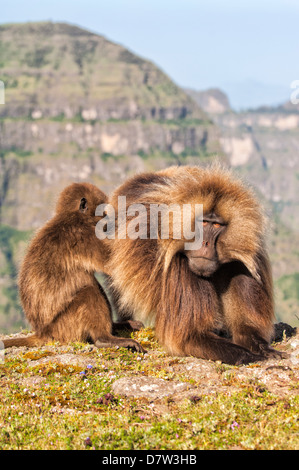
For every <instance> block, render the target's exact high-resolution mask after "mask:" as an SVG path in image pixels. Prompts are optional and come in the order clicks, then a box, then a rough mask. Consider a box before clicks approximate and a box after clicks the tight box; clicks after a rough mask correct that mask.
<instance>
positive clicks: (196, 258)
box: [185, 213, 226, 277]
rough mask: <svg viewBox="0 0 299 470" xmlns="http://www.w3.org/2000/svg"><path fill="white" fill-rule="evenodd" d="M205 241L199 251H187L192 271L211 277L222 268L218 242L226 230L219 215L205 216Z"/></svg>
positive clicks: (203, 222)
mask: <svg viewBox="0 0 299 470" xmlns="http://www.w3.org/2000/svg"><path fill="white" fill-rule="evenodd" d="M202 229H203V241H202V246H201V247H200V248H199V249H197V250H186V251H185V255H186V256H187V258H188V264H189V268H190V270H191V271H192V272H193V273H194V274H197V275H198V276H201V277H209V276H211V275H212V274H213V273H214V272H215V271H216V270H217V269H218V268H219V266H220V264H221V263H220V260H219V256H218V253H217V241H218V238H219V237H220V236H221V234H222V233H223V232H224V231H225V229H226V224H225V222H224V220H223V218H222V217H220V216H218V215H217V214H214V213H210V214H205V215H204V217H203V220H202Z"/></svg>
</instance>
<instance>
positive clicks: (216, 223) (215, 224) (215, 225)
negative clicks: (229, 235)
mask: <svg viewBox="0 0 299 470" xmlns="http://www.w3.org/2000/svg"><path fill="white" fill-rule="evenodd" d="M213 225H214V227H215V228H220V227H221V224H218V222H214V223H213Z"/></svg>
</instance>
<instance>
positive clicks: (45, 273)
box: [3, 183, 143, 351]
mask: <svg viewBox="0 0 299 470" xmlns="http://www.w3.org/2000/svg"><path fill="white" fill-rule="evenodd" d="M106 201H107V197H106V195H105V194H104V193H103V192H102V191H100V190H99V189H97V188H96V187H95V186H94V185H92V184H90V183H73V184H71V185H70V186H68V187H67V188H66V189H64V191H62V193H61V195H60V197H59V199H58V202H57V206H56V213H55V215H54V217H53V218H52V219H51V220H50V221H48V222H47V223H46V224H45V226H44V227H42V228H41V229H40V230H39V231H38V232H37V234H36V235H35V237H34V238H33V240H32V241H31V243H30V245H29V248H28V251H27V254H26V256H25V258H24V261H23V264H22V266H21V269H20V274H19V291H20V299H21V303H22V306H23V309H24V311H25V314H26V317H27V319H28V320H29V322H30V323H31V325H32V327H33V328H34V330H35V334H33V335H31V336H29V337H24V338H22V337H20V338H11V339H6V340H3V343H4V346H5V347H6V348H7V347H11V346H39V345H42V344H44V343H46V342H48V341H49V340H57V341H60V342H61V343H68V342H70V341H92V342H93V343H94V344H95V345H96V346H98V347H112V346H123V347H129V348H132V349H135V350H137V351H143V348H142V347H141V346H140V345H139V343H137V341H134V340H133V339H130V338H120V337H115V336H113V334H112V332H113V331H116V330H117V329H122V328H125V327H127V326H128V327H129V328H132V329H135V328H138V327H139V324H138V323H137V322H129V323H121V324H113V323H112V317H111V309H110V305H109V302H108V300H107V297H106V295H105V293H104V290H103V289H102V287H101V286H100V284H99V283H98V282H97V280H96V278H95V276H94V273H95V271H104V270H105V267H104V266H105V263H106V261H107V252H106V249H105V247H104V245H103V242H101V241H100V240H99V239H98V238H97V237H96V235H95V227H96V224H97V222H98V221H99V220H100V217H96V216H95V210H96V207H97V206H98V205H99V204H103V203H105V202H106Z"/></svg>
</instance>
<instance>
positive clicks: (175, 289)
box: [109, 166, 283, 364]
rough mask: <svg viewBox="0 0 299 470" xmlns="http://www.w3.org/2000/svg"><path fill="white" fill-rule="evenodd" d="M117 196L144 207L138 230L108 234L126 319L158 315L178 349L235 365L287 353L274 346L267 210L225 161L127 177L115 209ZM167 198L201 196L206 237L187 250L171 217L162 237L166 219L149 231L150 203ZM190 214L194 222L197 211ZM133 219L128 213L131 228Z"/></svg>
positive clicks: (196, 200) (166, 338)
mask: <svg viewBox="0 0 299 470" xmlns="http://www.w3.org/2000/svg"><path fill="white" fill-rule="evenodd" d="M119 196H125V197H126V207H127V208H129V206H131V205H132V204H142V205H143V206H145V207H146V208H147V210H146V212H145V214H144V212H143V215H142V214H141V215H140V213H139V214H138V212H137V213H136V215H138V226H137V227H136V231H137V232H138V233H139V236H138V237H136V238H134V237H132V236H131V237H128V236H127V237H124V236H123V233H122V234H121V236H120V237H119V236H117V235H116V237H115V240H113V239H112V240H110V246H111V257H110V261H109V272H110V275H111V280H112V281H111V285H112V289H113V291H114V295H115V298H116V299H117V302H118V307H119V315H120V317H121V318H122V319H128V318H133V319H136V320H140V321H142V322H143V323H149V322H152V323H153V324H154V326H155V331H156V335H157V338H158V340H159V341H160V342H161V343H162V344H163V345H164V346H165V347H166V348H167V350H168V351H169V352H170V353H171V354H173V355H183V356H185V355H192V356H196V357H200V358H204V359H211V360H220V361H222V362H225V363H229V364H242V363H249V362H253V361H259V360H264V359H266V358H268V357H275V356H279V357H281V356H283V354H282V353H280V352H278V351H276V350H274V349H273V348H272V347H271V346H270V342H271V338H272V333H273V320H274V311H273V293H272V276H271V268H270V264H269V260H268V255H267V250H266V245H265V218H264V216H263V213H262V210H261V207H260V204H259V203H258V202H257V200H256V198H255V197H254V195H253V193H252V191H251V190H250V189H249V188H247V187H246V186H245V185H244V184H243V183H241V182H240V181H238V180H237V179H235V178H234V177H233V176H232V175H231V174H230V172H228V171H226V170H223V169H221V168H219V167H213V168H205V169H204V168H198V167H188V166H186V167H183V166H181V167H171V168H168V169H166V170H163V171H159V172H157V173H144V174H140V175H137V176H135V177H132V178H131V179H129V180H128V181H126V182H125V183H124V184H122V185H121V186H120V187H119V188H118V189H117V190H116V191H115V192H114V194H113V195H112V197H111V200H110V202H111V204H112V206H113V208H114V210H115V212H116V214H117V210H118V200H119V198H118V197H119ZM162 204H165V205H166V206H167V205H169V204H177V205H179V206H180V207H182V206H183V205H184V204H190V207H193V206H194V205H195V204H202V205H203V216H202V220H201V223H202V230H203V241H202V244H201V246H199V247H197V248H196V249H191V250H190V249H188V250H187V249H186V248H185V242H186V241H188V242H189V241H190V240H189V238H190V237H187V236H186V237H185V238H184V236H182V237H181V238H175V237H174V222H171V218H169V222H167V223H169V227H167V228H168V229H169V230H168V231H169V237H168V238H163V237H162V236H161V229H163V228H165V227H163V224H165V222H164V219H162V218H160V221H159V223H158V234H157V237H156V239H153V237H150V236H149V225H150V224H149V221H150V214H149V212H150V208H151V207H152V206H153V205H162ZM135 207H137V208H138V206H135ZM192 217H193V218H192V224H193V225H192V226H193V227H195V224H196V220H195V212H194V211H193V215H192ZM173 220H174V219H173ZM180 220H181V219H180ZM132 222H133V223H134V214H133V215H132V213H131V216H130V217H127V221H126V223H127V228H128V227H129V224H130V225H131V228H132ZM180 223H181V221H180ZM122 230H123V229H122ZM220 330H222V331H225V332H226V333H225V334H220Z"/></svg>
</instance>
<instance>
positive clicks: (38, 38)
mask: <svg viewBox="0 0 299 470" xmlns="http://www.w3.org/2000/svg"><path fill="white" fill-rule="evenodd" d="M0 44H1V46H0V53H1V54H0V57H1V76H2V80H3V81H4V83H5V88H6V102H7V104H8V106H5V107H3V106H2V107H0V116H2V117H33V118H36V117H40V118H41V117H51V118H53V117H57V116H60V117H61V116H65V117H66V118H75V117H82V118H83V119H85V120H89V119H92V120H94V119H97V120H101V121H106V120H109V119H136V118H143V119H180V118H185V117H187V116H189V117H190V116H192V117H193V118H198V119H204V113H202V112H201V111H200V110H199V109H198V107H196V106H194V101H193V100H191V99H190V98H189V97H188V96H187V95H186V94H185V93H184V92H183V90H181V89H180V88H179V87H178V86H176V85H175V84H174V83H173V82H172V81H171V80H170V79H169V77H167V75H166V74H165V73H164V72H162V71H161V70H160V69H159V68H158V67H156V66H155V65H154V64H153V63H151V62H150V61H148V60H145V59H143V58H141V57H139V56H137V55H135V54H133V53H132V52H131V51H129V50H128V49H126V48H124V47H123V46H121V45H119V44H116V43H113V42H111V41H109V40H107V39H106V38H105V37H103V36H100V35H98V34H95V33H93V32H90V31H87V30H85V29H82V28H80V27H78V26H74V25H70V24H67V23H52V22H38V23H24V24H8V25H0Z"/></svg>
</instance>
